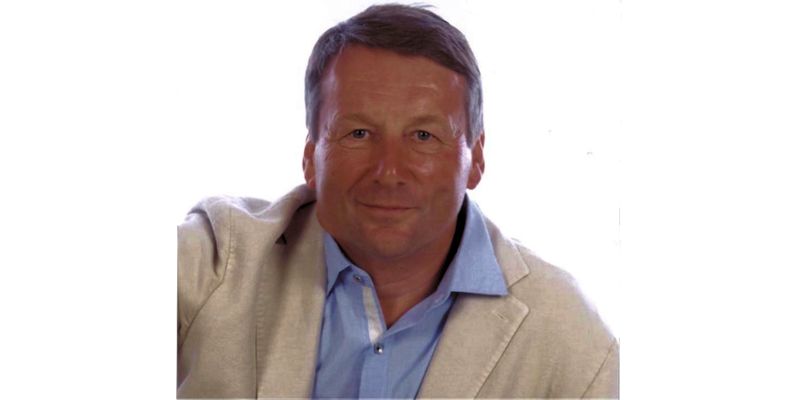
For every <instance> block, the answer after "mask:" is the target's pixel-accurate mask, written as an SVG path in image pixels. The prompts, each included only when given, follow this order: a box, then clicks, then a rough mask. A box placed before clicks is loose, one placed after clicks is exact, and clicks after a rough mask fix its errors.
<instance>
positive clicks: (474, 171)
mask: <svg viewBox="0 0 800 400" xmlns="http://www.w3.org/2000/svg"><path fill="white" fill-rule="evenodd" d="M483 141H484V134H483V132H481V135H480V136H479V137H478V140H476V141H475V144H473V145H472V165H470V169H469V177H468V178H467V188H469V189H475V188H476V187H478V184H479V183H480V182H481V177H483V169H484V167H485V163H484V160H483Z"/></svg>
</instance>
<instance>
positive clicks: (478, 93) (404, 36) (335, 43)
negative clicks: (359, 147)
mask: <svg viewBox="0 0 800 400" xmlns="http://www.w3.org/2000/svg"><path fill="white" fill-rule="evenodd" d="M349 44H359V45H363V46H367V47H372V48H379V49H386V50H390V51H394V52H397V53H400V54H404V55H410V56H422V57H426V58H428V59H430V60H432V61H434V62H436V63H438V64H440V65H442V66H444V67H446V68H448V69H450V70H453V71H455V72H457V73H459V74H461V75H462V76H463V77H464V78H465V79H466V83H467V90H466V99H465V106H466V112H467V118H468V119H469V129H468V131H467V135H466V136H467V137H466V139H467V143H469V145H470V146H471V145H473V144H474V143H475V140H476V139H477V137H478V136H479V135H480V133H481V132H482V131H483V94H482V89H481V72H480V70H479V69H478V62H477V61H476V60H475V55H474V54H472V50H471V49H470V47H469V43H467V39H466V37H464V34H462V33H461V31H459V30H458V29H456V28H455V27H454V26H452V25H450V24H449V23H448V22H447V21H445V20H444V19H443V18H442V17H440V16H438V15H436V14H434V13H433V12H431V11H428V10H427V9H425V8H423V6H407V5H400V4H381V5H374V6H371V7H369V8H367V9H366V10H364V11H362V12H361V13H359V14H358V15H356V16H354V17H352V18H350V19H348V20H347V21H344V22H341V23H339V24H338V25H336V26H334V27H332V28H330V29H328V30H327V31H325V33H323V34H322V36H320V38H319V39H318V40H317V44H315V45H314V50H312V52H311V56H310V57H309V59H308V67H307V68H306V93H305V102H306V127H307V128H308V133H309V136H310V137H311V140H312V141H314V142H316V141H317V138H318V137H319V133H318V132H317V129H318V125H317V119H318V114H319V108H320V104H321V102H322V101H321V100H322V99H321V98H320V81H321V80H322V78H323V74H324V73H325V67H326V66H327V65H328V63H329V62H330V60H331V59H332V58H333V57H335V56H337V55H338V54H339V53H340V52H341V51H342V50H343V49H344V48H345V46H347V45H349Z"/></svg>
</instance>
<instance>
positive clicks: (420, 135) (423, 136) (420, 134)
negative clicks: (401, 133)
mask: <svg viewBox="0 0 800 400" xmlns="http://www.w3.org/2000/svg"><path fill="white" fill-rule="evenodd" d="M414 135H415V136H416V137H417V139H419V140H420V141H422V142H427V141H428V140H431V139H433V135H432V134H431V133H430V132H428V131H417V132H416V133H415V134H414Z"/></svg>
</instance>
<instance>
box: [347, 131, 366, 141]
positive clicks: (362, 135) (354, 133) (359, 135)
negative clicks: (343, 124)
mask: <svg viewBox="0 0 800 400" xmlns="http://www.w3.org/2000/svg"><path fill="white" fill-rule="evenodd" d="M350 136H352V137H353V138H354V139H364V138H365V137H367V130H366V129H356V130H354V131H352V132H350Z"/></svg>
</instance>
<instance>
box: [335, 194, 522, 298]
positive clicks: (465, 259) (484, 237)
mask: <svg viewBox="0 0 800 400" xmlns="http://www.w3.org/2000/svg"><path fill="white" fill-rule="evenodd" d="M464 201H465V202H466V203H467V206H466V207H465V208H466V214H467V215H466V221H465V223H464V231H463V233H462V236H461V243H460V244H459V246H458V250H457V251H456V255H455V256H454V257H453V260H452V261H451V263H450V266H449V267H448V268H447V272H445V274H444V276H443V277H442V280H441V282H440V283H439V287H438V288H437V289H436V292H437V293H440V294H445V295H446V294H449V293H451V292H462V293H474V294H482V295H497V296H504V295H506V294H508V289H507V287H506V282H505V278H504V277H503V271H502V269H501V268H500V264H498V263H497V258H496V257H495V254H494V248H493V247H492V241H491V239H490V238H489V232H488V231H487V229H486V223H485V222H484V220H483V214H482V213H481V212H480V209H479V208H478V205H477V204H475V203H474V202H473V201H471V200H470V199H469V197H465V198H464ZM324 247H325V265H326V268H327V279H328V280H327V293H328V294H330V292H331V290H333V287H334V285H335V284H336V281H337V279H338V277H339V274H340V273H341V272H342V271H344V270H346V269H347V268H350V267H351V266H354V264H353V263H352V262H351V261H350V260H349V259H348V258H347V257H346V256H345V255H344V253H342V251H341V249H340V248H339V245H338V244H337V243H336V241H335V240H334V239H333V237H332V236H331V235H330V234H329V233H327V232H325V234H324Z"/></svg>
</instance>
